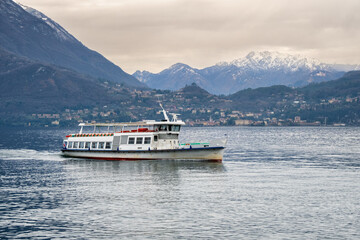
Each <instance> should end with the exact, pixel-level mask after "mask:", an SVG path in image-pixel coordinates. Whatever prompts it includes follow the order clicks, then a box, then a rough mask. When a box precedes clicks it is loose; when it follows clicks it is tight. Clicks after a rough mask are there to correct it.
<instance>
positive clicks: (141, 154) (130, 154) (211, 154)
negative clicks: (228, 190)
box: [62, 147, 224, 162]
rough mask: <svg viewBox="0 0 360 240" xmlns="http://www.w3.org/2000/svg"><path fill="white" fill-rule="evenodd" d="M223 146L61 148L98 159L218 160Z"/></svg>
mask: <svg viewBox="0 0 360 240" xmlns="http://www.w3.org/2000/svg"><path fill="white" fill-rule="evenodd" d="M223 153H224V147H208V148H186V149H169V150H150V151H93V150H67V149H63V150H62V154H63V156H65V157H74V158H88V159H100V160H165V159H181V160H207V161H219V162H221V161H222V159H223Z"/></svg>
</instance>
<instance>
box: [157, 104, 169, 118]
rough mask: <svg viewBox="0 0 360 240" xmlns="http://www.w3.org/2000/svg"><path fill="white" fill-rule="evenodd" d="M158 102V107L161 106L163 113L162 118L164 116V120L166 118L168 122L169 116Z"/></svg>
mask: <svg viewBox="0 0 360 240" xmlns="http://www.w3.org/2000/svg"><path fill="white" fill-rule="evenodd" d="M159 104H160V107H161V109H162V112H163V114H164V118H165V120H166V121H167V122H169V117H168V115H167V114H166V111H165V109H164V108H163V106H162V104H161V103H159Z"/></svg>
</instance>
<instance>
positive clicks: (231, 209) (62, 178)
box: [0, 127, 360, 239]
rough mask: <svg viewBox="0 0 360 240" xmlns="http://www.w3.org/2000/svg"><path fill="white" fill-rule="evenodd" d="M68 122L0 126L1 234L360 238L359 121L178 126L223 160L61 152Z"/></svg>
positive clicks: (43, 236)
mask: <svg viewBox="0 0 360 240" xmlns="http://www.w3.org/2000/svg"><path fill="white" fill-rule="evenodd" d="M70 132H71V131H68V130H53V129H45V130H24V129H23V130H6V129H5V130H2V131H1V133H0V239H6V238H11V239H13V238H36V239H49V238H51V239H53V238H55V239H56V238H66V239H69V238H75V239H174V238H176V239H199V238H203V239H325V238H326V239H359V238H360V128H347V127H346V128H332V127H302V128H300V127H298V128H297V127H214V128H184V129H183V130H182V137H181V138H182V139H183V140H186V141H190V140H199V139H200V140H206V139H211V138H215V137H222V136H224V135H225V134H226V135H227V137H228V145H227V148H226V150H225V155H224V161H223V162H222V163H211V162H185V161H120V162H116V161H93V160H80V161H78V160H72V159H64V158H62V157H61V156H60V152H59V149H60V147H61V144H62V138H63V136H64V135H65V134H67V133H70Z"/></svg>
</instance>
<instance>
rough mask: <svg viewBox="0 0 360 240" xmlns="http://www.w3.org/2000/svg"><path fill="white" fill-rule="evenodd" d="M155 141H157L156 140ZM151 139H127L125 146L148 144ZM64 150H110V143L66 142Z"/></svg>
mask: <svg viewBox="0 0 360 240" xmlns="http://www.w3.org/2000/svg"><path fill="white" fill-rule="evenodd" d="M156 140H157V139H156ZM150 143H151V137H137V138H135V137H129V139H128V143H127V144H150ZM64 144H65V145H64V146H65V147H66V148H85V149H88V148H90V146H91V149H111V147H112V142H66V141H65V143H64Z"/></svg>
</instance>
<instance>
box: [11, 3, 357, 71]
mask: <svg viewBox="0 0 360 240" xmlns="http://www.w3.org/2000/svg"><path fill="white" fill-rule="evenodd" d="M16 2H19V3H21V4H24V5H26V6H29V7H32V8H35V9H37V10H39V11H41V12H42V13H44V14H45V15H47V16H48V17H50V18H51V19H53V20H54V21H56V22H58V23H59V24H60V25H61V26H63V27H64V28H65V29H66V30H67V31H68V32H69V33H71V34H72V35H74V36H75V37H76V38H77V39H78V40H79V41H81V42H82V43H83V44H84V45H86V46H87V47H89V48H90V49H92V50H95V51H97V52H99V53H101V54H102V55H104V56H105V57H106V58H108V59H109V60H111V61H113V62H114V63H115V64H117V65H119V66H120V67H121V68H122V69H124V71H126V72H128V73H133V72H135V71H136V70H148V71H151V72H155V73H156V72H159V71H161V70H163V69H164V68H168V67H169V66H171V65H173V64H175V63H178V62H181V63H185V64H188V65H190V66H192V67H196V68H203V67H207V66H210V65H214V64H216V63H218V62H221V61H232V60H234V59H237V58H240V57H244V56H246V55H247V54H248V53H249V52H251V51H277V52H281V53H288V54H297V55H302V56H306V57H311V58H316V59H318V60H319V61H321V62H325V63H337V64H359V63H360V59H359V56H360V47H359V44H358V43H359V42H360V28H359V27H358V23H360V15H359V14H358V12H359V10H360V1H357V0H347V1H337V0H318V1H310V0H305V1H301V2H293V1H291V2H290V1H287V0H274V1H271V2H270V1H262V0H255V1H247V0H243V1H235V0H225V1H222V2H218V1H213V0H208V1H206V0H197V1H190V0H168V1H165V0H154V1H145V0H131V1H130V0H121V1H118V0H106V1H105V0H87V1H76V2H74V1H72V0H63V1H58V0H17V1H16Z"/></svg>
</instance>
